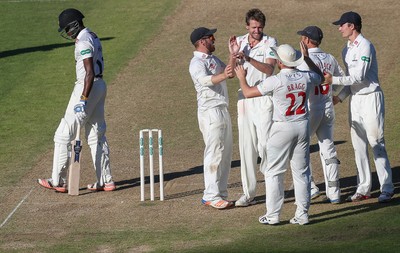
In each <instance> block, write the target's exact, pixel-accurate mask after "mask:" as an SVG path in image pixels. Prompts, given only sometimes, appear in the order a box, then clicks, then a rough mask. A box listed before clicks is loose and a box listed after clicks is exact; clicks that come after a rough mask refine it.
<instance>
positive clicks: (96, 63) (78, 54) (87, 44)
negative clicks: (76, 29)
mask: <svg viewBox="0 0 400 253" xmlns="http://www.w3.org/2000/svg"><path fill="white" fill-rule="evenodd" d="M90 57H92V58H93V67H94V74H95V76H100V75H102V74H103V70H104V59H103V50H102V47H101V43H100V39H99V38H98V37H97V35H96V34H95V33H94V32H92V31H90V30H89V29H88V28H85V29H83V30H82V31H81V32H80V33H79V34H78V36H77V38H76V41H75V61H76V80H77V81H76V82H77V83H82V84H83V83H84V79H85V75H86V71H85V67H84V66H83V60H84V59H86V58H90Z"/></svg>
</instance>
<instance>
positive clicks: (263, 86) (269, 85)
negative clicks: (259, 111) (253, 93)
mask: <svg viewBox="0 0 400 253" xmlns="http://www.w3.org/2000/svg"><path fill="white" fill-rule="evenodd" d="M278 81H279V80H278V78H276V76H270V77H267V78H266V79H265V80H264V81H263V82H262V83H260V84H259V85H257V86H256V87H257V89H258V91H259V92H260V93H261V94H262V95H263V96H265V95H271V94H272V91H273V90H274V88H275V85H276V83H277V82H278Z"/></svg>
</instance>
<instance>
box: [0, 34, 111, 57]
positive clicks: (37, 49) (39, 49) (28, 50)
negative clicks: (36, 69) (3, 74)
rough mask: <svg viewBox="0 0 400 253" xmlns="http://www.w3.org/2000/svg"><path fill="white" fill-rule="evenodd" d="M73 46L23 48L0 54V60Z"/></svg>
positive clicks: (71, 43) (58, 45)
mask: <svg viewBox="0 0 400 253" xmlns="http://www.w3.org/2000/svg"><path fill="white" fill-rule="evenodd" d="M114 38H115V37H106V38H101V41H106V40H112V39H114ZM74 44H75V42H67V43H59V44H49V45H43V46H36V47H25V48H18V49H12V50H7V51H2V52H0V58H5V57H10V56H16V55H20V54H27V53H35V52H45V51H51V50H54V49H57V48H62V47H69V46H72V45H74Z"/></svg>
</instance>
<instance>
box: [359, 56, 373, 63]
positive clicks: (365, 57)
mask: <svg viewBox="0 0 400 253" xmlns="http://www.w3.org/2000/svg"><path fill="white" fill-rule="evenodd" d="M361 60H362V61H365V62H370V61H371V58H369V57H367V56H362V57H361Z"/></svg>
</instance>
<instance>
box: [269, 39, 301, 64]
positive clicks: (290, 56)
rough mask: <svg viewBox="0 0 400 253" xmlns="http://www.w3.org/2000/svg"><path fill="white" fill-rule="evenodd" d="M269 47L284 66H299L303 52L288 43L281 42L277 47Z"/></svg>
mask: <svg viewBox="0 0 400 253" xmlns="http://www.w3.org/2000/svg"><path fill="white" fill-rule="evenodd" d="M271 49H272V51H273V52H274V54H275V56H276V57H277V58H278V60H279V61H281V62H282V63H283V64H284V65H285V66H288V67H296V66H299V65H300V64H301V63H302V62H303V60H304V59H303V54H302V53H301V52H300V51H298V50H295V49H294V48H293V47H292V46H290V45H288V44H283V45H280V46H279V47H271Z"/></svg>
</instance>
